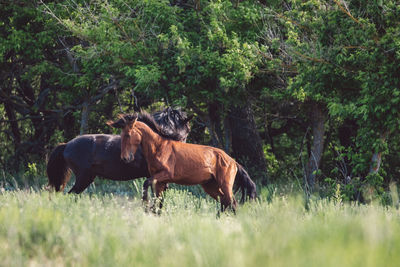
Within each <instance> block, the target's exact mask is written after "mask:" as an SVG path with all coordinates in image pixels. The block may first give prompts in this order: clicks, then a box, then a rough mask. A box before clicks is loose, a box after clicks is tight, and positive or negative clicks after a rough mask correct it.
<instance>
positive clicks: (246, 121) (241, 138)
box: [228, 103, 267, 183]
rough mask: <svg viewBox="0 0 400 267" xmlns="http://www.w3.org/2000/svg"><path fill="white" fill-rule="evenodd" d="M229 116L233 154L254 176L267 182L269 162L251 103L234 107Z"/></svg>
mask: <svg viewBox="0 0 400 267" xmlns="http://www.w3.org/2000/svg"><path fill="white" fill-rule="evenodd" d="M228 117H229V122H230V130H231V133H232V150H233V156H234V157H235V158H236V159H237V160H238V161H240V162H241V163H242V164H243V165H244V166H245V167H246V169H247V170H248V172H249V173H250V175H251V176H252V177H254V178H256V177H257V179H259V180H261V181H262V183H266V182H267V164H266V161H265V157H264V151H263V146H262V141H261V138H260V136H259V134H258V131H257V127H256V123H255V121H254V116H253V110H252V109H251V106H250V103H247V104H246V105H244V106H236V107H232V108H231V109H230V114H229V116H228Z"/></svg>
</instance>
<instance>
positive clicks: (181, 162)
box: [171, 141, 236, 184]
mask: <svg viewBox="0 0 400 267" xmlns="http://www.w3.org/2000/svg"><path fill="white" fill-rule="evenodd" d="M171 145H172V151H173V154H174V161H175V166H174V173H175V175H176V177H182V180H183V178H185V180H186V181H192V180H193V181H192V182H189V183H193V184H194V183H196V182H197V181H194V179H196V180H208V179H211V178H212V177H214V178H215V177H216V176H217V174H218V172H219V168H221V167H222V166H224V167H227V166H231V165H233V164H234V165H235V164H236V162H235V160H234V159H233V158H231V157H230V156H229V155H228V154H226V153H225V152H224V151H223V150H221V149H219V148H215V147H211V146H204V145H197V144H187V143H179V142H174V141H172V142H171ZM195 177H196V178H195ZM189 183H188V184H189Z"/></svg>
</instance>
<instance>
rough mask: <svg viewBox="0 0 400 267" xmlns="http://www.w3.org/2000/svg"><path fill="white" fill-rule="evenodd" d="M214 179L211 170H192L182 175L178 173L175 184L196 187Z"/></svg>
mask: <svg viewBox="0 0 400 267" xmlns="http://www.w3.org/2000/svg"><path fill="white" fill-rule="evenodd" d="M212 177H213V174H212V172H211V170H210V169H209V168H203V169H192V170H191V171H186V172H182V173H176V174H175V177H174V178H173V179H174V181H173V182H174V183H177V184H181V185H195V184H202V183H204V182H206V181H208V180H210V179H211V178H212Z"/></svg>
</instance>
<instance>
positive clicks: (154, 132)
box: [108, 114, 255, 211]
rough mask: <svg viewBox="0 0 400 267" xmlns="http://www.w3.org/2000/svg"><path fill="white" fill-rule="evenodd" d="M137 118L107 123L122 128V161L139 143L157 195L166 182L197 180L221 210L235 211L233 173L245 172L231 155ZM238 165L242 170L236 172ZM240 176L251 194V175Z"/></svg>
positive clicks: (253, 186)
mask: <svg viewBox="0 0 400 267" xmlns="http://www.w3.org/2000/svg"><path fill="white" fill-rule="evenodd" d="M137 118H138V116H137V115H136V114H131V115H124V116H121V117H120V120H118V121H117V122H113V121H110V122H108V125H110V126H112V127H116V128H121V129H122V132H121V158H122V159H123V160H124V161H126V162H130V161H133V160H134V157H135V156H134V155H135V153H136V150H137V149H138V147H139V146H141V147H142V151H143V155H144V157H145V159H146V161H147V165H148V169H149V173H150V175H151V177H150V181H151V182H152V184H153V187H154V189H155V192H156V196H157V197H162V192H163V191H164V190H165V189H166V185H167V183H176V184H182V185H196V184H200V185H201V186H202V187H203V189H204V191H205V192H206V193H207V194H209V195H210V196H211V197H213V198H214V199H216V200H218V199H219V200H220V201H221V210H222V211H223V210H225V209H226V208H227V207H232V209H233V211H235V209H236V200H235V198H234V195H233V192H232V188H233V185H234V181H235V178H236V176H238V175H243V173H245V174H246V175H247V173H246V171H244V169H243V168H242V167H241V166H240V165H238V164H237V163H236V161H235V160H234V159H233V158H231V157H230V156H228V155H227V154H226V153H225V152H224V151H223V150H221V149H218V148H215V147H210V146H203V145H196V144H188V143H181V142H177V141H174V140H171V139H167V138H165V137H164V134H163V132H162V129H161V128H159V127H158V125H153V127H151V128H150V127H149V126H148V125H146V124H144V123H142V122H140V121H137ZM238 169H242V171H241V172H238ZM247 177H248V175H247ZM242 180H246V182H247V183H248V184H252V185H251V186H250V187H251V190H250V191H251V192H250V193H249V194H250V196H251V198H253V197H255V184H254V182H252V181H251V179H250V177H248V179H247V178H243V177H242ZM249 181H251V183H250V182H249ZM241 184H245V183H243V182H242V183H241Z"/></svg>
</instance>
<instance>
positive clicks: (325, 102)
mask: <svg viewBox="0 0 400 267" xmlns="http://www.w3.org/2000/svg"><path fill="white" fill-rule="evenodd" d="M0 3H1V4H0V5H1V9H0V16H1V20H0V55H1V57H0V59H1V61H0V64H1V72H0V75H1V79H0V80H1V84H0V116H1V118H0V129H1V132H0V136H1V137H0V138H1V148H2V150H1V152H0V164H2V166H3V168H4V169H9V170H16V169H18V168H21V167H23V166H24V164H26V163H27V162H32V161H35V162H41V161H44V160H45V157H46V154H47V153H48V152H49V150H50V149H51V148H52V147H54V145H55V144H56V143H58V142H62V141H67V140H69V139H71V138H73V137H74V136H76V135H78V134H82V133H86V132H90V133H99V132H110V131H111V130H110V129H108V128H107V127H106V126H105V123H104V122H105V121H106V120H107V119H110V118H113V117H115V116H116V114H118V113H121V112H131V111H133V110H139V109H140V108H144V109H147V110H151V109H157V108H160V107H161V106H163V105H174V106H181V107H182V108H183V109H185V110H186V111H188V112H190V113H194V114H195V116H196V119H195V120H194V121H193V125H192V132H191V134H190V141H191V142H196V143H203V144H210V145H213V146H218V147H221V148H223V149H224V150H226V151H227V152H229V153H230V154H232V155H233V156H234V157H235V158H237V159H238V161H240V162H241V163H243V164H244V165H245V166H246V167H247V168H248V169H249V170H250V173H251V175H252V176H253V177H254V178H255V179H256V180H257V181H258V182H259V183H260V184H261V183H262V184H266V183H268V182H274V183H275V182H282V181H288V180H289V181H292V182H294V181H300V183H301V184H303V185H304V186H305V188H306V189H308V190H309V191H311V190H312V189H313V188H315V184H318V185H319V186H325V185H326V186H328V187H329V186H332V187H334V188H336V185H338V184H340V185H342V190H343V192H345V194H346V195H347V196H349V197H352V196H353V193H354V192H355V191H357V190H367V189H368V190H371V189H372V190H373V191H374V192H378V193H379V192H382V190H384V188H385V186H386V185H388V184H389V183H390V182H397V181H398V179H399V178H398V172H399V170H400V169H399V166H400V165H399V160H400V157H399V156H400V154H399V152H398V151H399V148H400V144H399V142H398V140H399V138H398V137H399V136H398V133H397V130H398V129H399V123H398V122H399V108H398V106H399V102H400V84H399V78H398V77H400V73H399V72H400V67H399V66H400V62H399V61H400V54H399V51H400V49H399V48H400V36H399V32H400V23H399V22H400V19H399V18H400V4H399V3H398V2H397V1H360V0H347V1H344V0H331V1H319V0H309V1H303V0H302V1H300V0H287V1H261V0H260V1H254V0H252V1H238V0H230V1H228V0H218V1H217V0H214V1H208V0H207V1H206V0H163V1H160V0H108V1H95V0H93V1H83V0H75V1H72V0H66V1H44V0H43V1H24V0H21V1H1V2H0Z"/></svg>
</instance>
